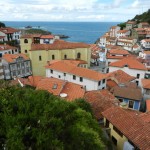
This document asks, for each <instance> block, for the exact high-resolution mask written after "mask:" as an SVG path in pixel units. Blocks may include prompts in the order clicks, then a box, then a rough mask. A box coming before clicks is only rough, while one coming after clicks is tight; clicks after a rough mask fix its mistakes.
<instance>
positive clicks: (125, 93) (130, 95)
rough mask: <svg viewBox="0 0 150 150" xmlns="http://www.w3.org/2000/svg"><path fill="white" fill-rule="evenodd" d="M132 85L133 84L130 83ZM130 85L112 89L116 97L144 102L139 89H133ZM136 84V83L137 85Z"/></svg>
mask: <svg viewBox="0 0 150 150" xmlns="http://www.w3.org/2000/svg"><path fill="white" fill-rule="evenodd" d="M130 84H131V83H130ZM130 84H129V85H127V84H126V85H122V86H115V87H113V88H112V89H111V92H112V93H113V95H114V96H117V97H123V98H127V99H132V100H138V101H141V100H142V97H143V96H142V92H141V89H140V88H139V87H133V86H130ZM135 84H136V83H135Z"/></svg>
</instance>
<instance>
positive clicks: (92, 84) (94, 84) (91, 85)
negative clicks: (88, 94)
mask: <svg viewBox="0 0 150 150" xmlns="http://www.w3.org/2000/svg"><path fill="white" fill-rule="evenodd" d="M50 70H51V69H46V77H55V78H59V76H60V78H59V79H62V80H67V81H69V82H72V83H76V84H79V85H82V86H86V90H87V91H91V90H98V89H102V88H103V87H104V88H106V81H105V83H102V81H101V85H100V86H98V81H94V80H90V79H87V78H84V77H83V82H80V77H79V76H77V75H76V80H73V74H69V73H66V76H64V73H65V72H60V71H56V70H53V73H51V72H50Z"/></svg>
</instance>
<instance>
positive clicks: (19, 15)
mask: <svg viewBox="0 0 150 150" xmlns="http://www.w3.org/2000/svg"><path fill="white" fill-rule="evenodd" d="M0 6H1V11H0V21H103V22H105V21H107V22H112V21H113V22H123V21H126V20H128V19H132V18H133V17H134V16H135V15H136V14H141V13H142V12H144V11H147V10H148V9H149V8H150V0H5V1H3V0H1V1H0Z"/></svg>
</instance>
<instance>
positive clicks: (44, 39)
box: [40, 35, 55, 44]
mask: <svg viewBox="0 0 150 150" xmlns="http://www.w3.org/2000/svg"><path fill="white" fill-rule="evenodd" d="M54 40H55V36H54V35H41V37H40V44H52V43H54Z"/></svg>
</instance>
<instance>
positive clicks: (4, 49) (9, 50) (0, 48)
mask: <svg viewBox="0 0 150 150" xmlns="http://www.w3.org/2000/svg"><path fill="white" fill-rule="evenodd" d="M18 53H19V48H18V47H14V46H10V45H6V44H1V45H0V57H2V56H3V55H4V54H18Z"/></svg>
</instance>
